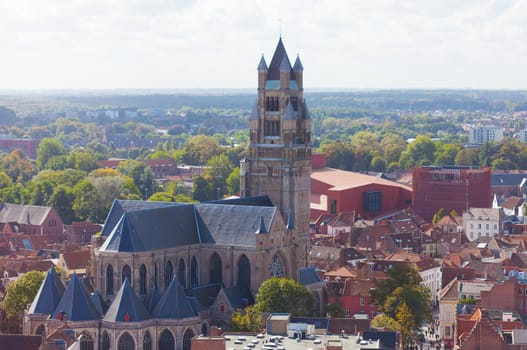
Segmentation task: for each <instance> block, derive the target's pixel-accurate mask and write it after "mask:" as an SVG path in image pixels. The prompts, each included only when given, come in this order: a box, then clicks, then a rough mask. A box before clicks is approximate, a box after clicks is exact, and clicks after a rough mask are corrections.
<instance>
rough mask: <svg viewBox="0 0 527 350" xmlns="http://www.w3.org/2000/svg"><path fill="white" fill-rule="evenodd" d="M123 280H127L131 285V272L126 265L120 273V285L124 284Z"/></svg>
mask: <svg viewBox="0 0 527 350" xmlns="http://www.w3.org/2000/svg"><path fill="white" fill-rule="evenodd" d="M124 280H128V282H129V283H130V284H131V283H132V270H130V266H128V265H124V267H123V270H122V272H121V283H124Z"/></svg>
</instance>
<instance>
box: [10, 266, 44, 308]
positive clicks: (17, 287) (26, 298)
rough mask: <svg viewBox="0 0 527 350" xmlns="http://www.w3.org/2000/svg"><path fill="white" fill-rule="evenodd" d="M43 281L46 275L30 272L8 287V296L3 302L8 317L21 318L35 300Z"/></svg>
mask: <svg viewBox="0 0 527 350" xmlns="http://www.w3.org/2000/svg"><path fill="white" fill-rule="evenodd" d="M43 281H44V274H43V273H42V272H39V271H29V272H27V273H25V274H23V275H22V276H21V277H20V278H19V279H17V280H16V281H14V282H13V283H11V284H10V285H9V286H8V287H7V290H6V296H5V298H4V301H3V302H2V309H4V311H5V312H6V314H7V317H10V318H14V317H21V314H22V311H24V309H25V308H26V307H27V304H29V303H31V302H33V299H35V296H36V295H37V292H38V289H39V288H40V285H41V284H42V282H43Z"/></svg>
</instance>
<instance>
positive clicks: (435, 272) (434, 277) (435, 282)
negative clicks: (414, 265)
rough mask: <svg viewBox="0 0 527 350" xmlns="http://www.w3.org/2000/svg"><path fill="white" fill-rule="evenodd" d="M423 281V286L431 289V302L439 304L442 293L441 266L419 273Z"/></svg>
mask: <svg viewBox="0 0 527 350" xmlns="http://www.w3.org/2000/svg"><path fill="white" fill-rule="evenodd" d="M419 275H420V276H421V279H422V280H423V281H422V282H421V284H422V285H424V286H425V287H428V289H430V296H431V302H433V303H434V304H437V303H439V292H440V291H441V280H442V272H441V266H435V267H432V268H430V269H426V270H422V271H419Z"/></svg>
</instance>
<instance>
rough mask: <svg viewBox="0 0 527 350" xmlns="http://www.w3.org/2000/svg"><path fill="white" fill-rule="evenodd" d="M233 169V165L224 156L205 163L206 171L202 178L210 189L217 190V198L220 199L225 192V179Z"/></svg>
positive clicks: (215, 157)
mask: <svg viewBox="0 0 527 350" xmlns="http://www.w3.org/2000/svg"><path fill="white" fill-rule="evenodd" d="M233 169H234V166H233V164H232V163H231V161H230V160H229V158H228V157H227V156H226V155H225V154H220V155H217V156H214V157H212V158H211V159H210V160H209V161H208V162H207V170H205V174H204V177H205V179H206V180H207V181H208V182H209V184H210V186H211V187H212V189H216V190H218V189H219V190H218V191H219V193H217V196H219V197H222V195H223V194H224V193H225V192H226V191H225V190H226V184H227V177H228V176H229V175H230V174H231V172H232V170H233ZM217 199H220V198H217Z"/></svg>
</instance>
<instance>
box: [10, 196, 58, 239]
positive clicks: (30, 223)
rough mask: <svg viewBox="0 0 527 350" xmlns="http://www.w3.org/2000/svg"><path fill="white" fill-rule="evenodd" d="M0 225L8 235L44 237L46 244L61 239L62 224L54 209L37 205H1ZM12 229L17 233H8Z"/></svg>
mask: <svg viewBox="0 0 527 350" xmlns="http://www.w3.org/2000/svg"><path fill="white" fill-rule="evenodd" d="M0 223H4V224H8V223H9V225H4V229H5V228H9V231H8V232H9V233H25V234H27V235H38V236H43V237H46V238H47V240H48V242H49V243H51V242H59V241H60V240H61V239H62V234H63V230H64V224H63V222H62V219H61V218H60V216H59V215H58V213H57V212H56V210H55V209H53V208H51V207H43V206H37V205H19V204H10V203H3V204H1V205H0ZM12 229H14V230H15V231H17V232H10V231H11V230H12Z"/></svg>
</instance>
